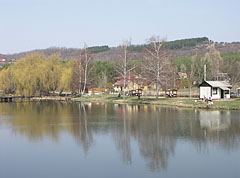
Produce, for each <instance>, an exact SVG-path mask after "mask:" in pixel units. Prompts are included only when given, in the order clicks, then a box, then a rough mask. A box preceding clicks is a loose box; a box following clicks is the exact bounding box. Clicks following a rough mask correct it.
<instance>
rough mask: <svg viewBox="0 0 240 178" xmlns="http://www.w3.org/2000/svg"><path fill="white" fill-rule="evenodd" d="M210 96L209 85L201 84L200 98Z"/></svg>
mask: <svg viewBox="0 0 240 178" xmlns="http://www.w3.org/2000/svg"><path fill="white" fill-rule="evenodd" d="M209 97H211V87H205V86H201V87H200V98H201V99H203V98H209Z"/></svg>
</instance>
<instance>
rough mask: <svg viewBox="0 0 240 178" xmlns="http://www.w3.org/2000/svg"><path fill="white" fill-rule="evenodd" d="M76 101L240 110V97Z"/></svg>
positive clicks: (114, 97) (90, 98)
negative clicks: (215, 99) (223, 98)
mask: <svg viewBox="0 0 240 178" xmlns="http://www.w3.org/2000/svg"><path fill="white" fill-rule="evenodd" d="M73 100H74V101H90V102H110V103H119V104H123V103H129V104H154V105H165V106H177V107H186V108H203V109H238V110H240V99H239V98H236V99H230V100H218V101H213V104H212V105H208V104H207V103H206V102H203V101H201V100H199V99H198V98H191V99H190V98H184V97H181V98H165V97H159V98H158V99H156V98H155V97H151V96H143V97H141V98H140V99H138V97H136V96H126V97H125V98H124V99H123V98H122V97H120V98H119V97H118V96H117V95H92V96H88V97H78V98H74V99H73Z"/></svg>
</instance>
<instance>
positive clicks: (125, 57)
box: [114, 40, 135, 98]
mask: <svg viewBox="0 0 240 178" xmlns="http://www.w3.org/2000/svg"><path fill="white" fill-rule="evenodd" d="M130 46H131V41H130V40H126V41H124V42H123V44H122V46H121V54H119V55H118V57H119V61H117V63H116V64H115V65H114V68H115V70H116V71H117V72H118V73H119V74H120V75H121V76H122V77H123V98H125V93H126V81H127V74H129V73H130V72H131V71H132V70H134V69H135V66H131V65H129V60H130V52H129V48H130Z"/></svg>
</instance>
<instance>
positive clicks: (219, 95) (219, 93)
mask: <svg viewBox="0 0 240 178" xmlns="http://www.w3.org/2000/svg"><path fill="white" fill-rule="evenodd" d="M212 99H221V89H220V88H217V94H213V90H212Z"/></svg>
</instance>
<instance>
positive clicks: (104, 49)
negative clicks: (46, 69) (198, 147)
mask: <svg viewBox="0 0 240 178" xmlns="http://www.w3.org/2000/svg"><path fill="white" fill-rule="evenodd" d="M212 43H214V42H213V41H211V40H209V39H208V38H207V37H201V38H189V39H182V40H175V41H169V42H167V45H168V48H169V51H170V53H171V56H174V57H187V56H193V55H196V54H197V55H198V56H201V55H203V54H205V53H206V52H207V51H208V46H209V45H210V44H212ZM147 46H148V44H141V45H132V52H133V54H134V55H133V56H134V58H135V59H141V53H142V52H143V51H144V49H145V48H146V47H147ZM215 47H216V49H217V50H219V51H220V53H230V52H240V42H233V43H225V42H221V43H215ZM81 50H82V49H80V48H65V47H50V48H47V49H36V50H32V51H26V52H21V53H15V54H10V55H4V54H0V58H5V59H6V60H11V59H16V60H17V59H20V58H23V57H25V56H26V55H28V54H30V53H34V52H39V53H43V54H45V55H46V56H49V55H52V54H55V53H58V54H60V57H61V59H62V60H71V59H74V58H78V57H79V55H80V52H81ZM88 50H89V51H90V52H91V53H93V54H94V55H95V60H100V61H115V60H116V54H117V53H119V50H120V48H119V47H109V46H107V45H104V46H92V47H89V48H88Z"/></svg>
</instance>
